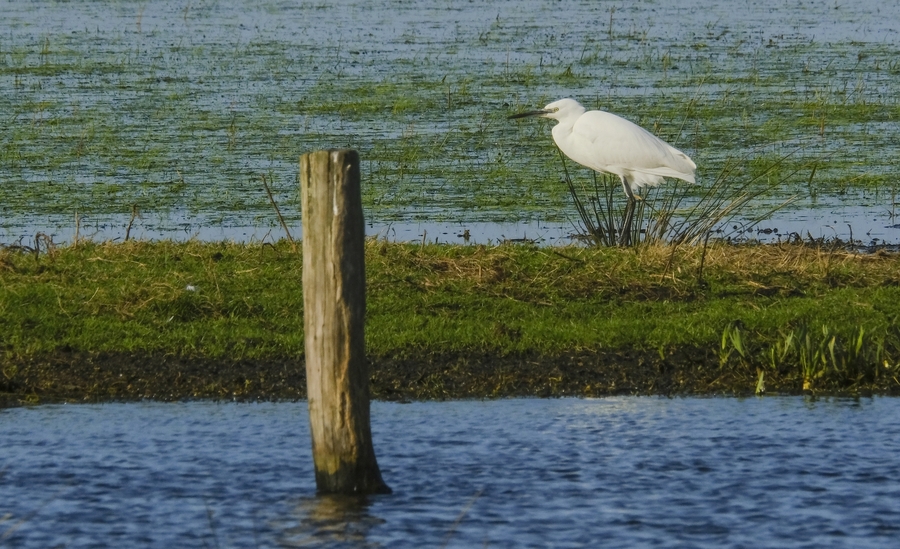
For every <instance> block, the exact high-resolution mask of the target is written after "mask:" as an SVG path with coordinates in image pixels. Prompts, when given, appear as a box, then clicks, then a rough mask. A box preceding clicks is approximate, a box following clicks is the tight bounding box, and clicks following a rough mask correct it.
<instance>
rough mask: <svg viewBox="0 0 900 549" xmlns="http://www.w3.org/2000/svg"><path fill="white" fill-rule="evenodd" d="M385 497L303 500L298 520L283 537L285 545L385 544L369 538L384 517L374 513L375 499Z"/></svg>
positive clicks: (298, 510) (350, 545) (324, 496)
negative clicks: (371, 510) (373, 504)
mask: <svg viewBox="0 0 900 549" xmlns="http://www.w3.org/2000/svg"><path fill="white" fill-rule="evenodd" d="M376 497H384V496H346V495H331V494H328V495H318V496H313V497H307V498H303V499H301V500H300V502H299V503H298V504H297V506H296V507H295V508H294V516H295V517H296V523H295V524H294V525H292V526H289V527H288V528H286V529H285V530H284V532H283V535H282V536H281V539H280V542H281V543H280V545H282V546H283V547H318V546H327V547H381V546H382V545H381V544H380V543H377V542H371V541H369V540H368V537H369V532H370V530H372V528H374V527H375V526H378V525H380V524H384V522H385V521H384V519H381V518H379V517H376V516H374V515H372V514H371V512H370V507H371V505H372V499H373V498H376Z"/></svg>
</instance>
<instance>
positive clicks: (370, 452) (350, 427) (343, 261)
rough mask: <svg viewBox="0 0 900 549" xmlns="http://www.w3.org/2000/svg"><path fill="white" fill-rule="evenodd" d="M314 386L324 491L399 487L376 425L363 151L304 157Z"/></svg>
mask: <svg viewBox="0 0 900 549" xmlns="http://www.w3.org/2000/svg"><path fill="white" fill-rule="evenodd" d="M300 197H301V203H302V208H301V210H302V216H303V327H304V331H305V338H306V385H307V395H308V396H307V398H308V399H309V400H308V401H309V422H310V430H311V434H312V449H313V461H314V462H315V468H316V487H317V488H318V491H319V493H331V494H372V493H389V492H390V491H391V490H390V488H388V487H387V485H386V484H385V483H384V481H383V480H382V479H381V472H380V471H379V470H378V463H377V461H376V460H375V450H374V448H373V446H372V432H371V427H370V424H369V372H368V370H369V369H368V365H367V363H366V356H365V339H364V338H365V335H364V324H365V318H364V317H365V313H366V273H365V259H364V243H365V241H364V238H365V234H364V223H363V215H362V201H361V199H360V188H359V154H358V153H357V152H356V151H353V150H328V151H316V152H312V153H308V154H304V155H303V156H302V157H300Z"/></svg>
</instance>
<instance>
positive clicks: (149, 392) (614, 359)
mask: <svg viewBox="0 0 900 549" xmlns="http://www.w3.org/2000/svg"><path fill="white" fill-rule="evenodd" d="M4 372H5V375H4V376H3V377H2V378H0V406H17V405H28V404H45V403H61V402H70V403H75V402H106V401H136V400H156V401H180V400H192V399H211V400H236V401H256V400H266V401H269V400H299V399H304V398H306V375H305V371H304V364H303V362H302V359H291V358H288V357H284V358H276V359H267V360H259V359H236V360H235V359H222V358H215V359H213V358H203V357H199V358H198V357H179V356H172V355H163V354H155V355H154V354H128V353H84V352H66V351H60V352H57V353H54V354H52V355H47V356H41V357H34V358H30V359H26V360H22V361H18V362H16V361H12V362H7V363H6V366H5V367H4ZM10 373H14V375H12V376H10V375H9V374H10ZM370 374H371V376H370V379H371V383H370V388H371V396H372V398H373V399H376V400H389V401H407V400H449V399H483V398H511V397H528V396H535V397H566V396H574V397H600V396H610V395H663V396H688V395H697V396H750V395H754V394H755V392H756V387H757V381H758V372H756V371H750V369H749V368H741V367H737V368H735V367H727V368H721V367H719V365H718V363H717V359H716V357H715V355H714V354H713V353H712V352H709V351H707V350H701V349H686V350H685V349H682V350H678V351H673V352H672V353H670V354H669V355H668V356H666V357H660V355H659V353H658V352H656V351H653V352H640V351H579V352H571V353H567V354H562V355H556V356H540V355H532V354H523V355H512V356H494V355H491V354H479V353H468V354H462V353H448V354H440V355H438V354H431V355H425V356H418V357H371V358H370ZM765 388H766V393H767V394H803V393H806V394H814V395H822V396H824V395H839V396H870V395H873V394H881V395H896V394H900V390H898V385H897V384H896V383H880V384H873V383H868V384H857V385H856V386H852V387H825V386H823V387H816V388H815V389H813V390H807V391H804V390H803V383H802V379H801V378H800V376H799V375H798V374H797V373H796V372H794V371H792V370H786V371H770V372H766V375H765Z"/></svg>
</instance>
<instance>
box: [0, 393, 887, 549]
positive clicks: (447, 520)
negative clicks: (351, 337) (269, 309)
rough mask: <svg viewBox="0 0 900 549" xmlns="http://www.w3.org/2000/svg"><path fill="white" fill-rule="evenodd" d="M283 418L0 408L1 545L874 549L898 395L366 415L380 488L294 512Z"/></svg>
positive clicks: (498, 405)
mask: <svg viewBox="0 0 900 549" xmlns="http://www.w3.org/2000/svg"><path fill="white" fill-rule="evenodd" d="M307 419H308V418H307V413H306V405H305V402H299V403H277V404H271V403H266V404H230V403H223V404H215V403H208V402H192V403H180V404H161V403H144V404H105V405H74V406H73V405H67V406H41V407H35V408H19V409H8V410H2V411H0V441H2V444H0V545H2V546H3V547H16V548H19V547H35V548H38V547H40V548H44V547H54V546H56V547H200V546H205V547H274V546H302V547H441V546H443V545H444V544H445V543H446V544H447V546H449V547H481V546H484V547H597V546H608V547H709V548H719V547H754V548H757V547H773V548H774V547H778V548H782V547H815V548H827V547H853V548H858V547H896V542H897V539H900V421H898V419H900V400H898V399H891V398H876V399H863V400H818V401H817V400H809V399H803V398H777V397H775V398H764V399H744V400H739V399H719V398H711V399H663V398H607V399H598V400H577V399H563V400H538V399H523V400H500V401H488V402H474V401H464V402H444V403H433V402H427V403H413V404H398V403H382V402H376V403H373V431H374V437H375V445H376V451H377V453H378V456H379V462H380V465H381V469H382V473H383V475H384V477H385V480H386V481H387V482H388V484H389V485H390V486H391V487H392V488H393V490H394V493H393V494H392V495H387V496H377V497H371V498H368V499H364V500H345V499H341V498H316V497H315V496H314V490H315V486H314V481H313V474H312V468H311V456H310V449H309V448H310V443H309V432H308V427H307Z"/></svg>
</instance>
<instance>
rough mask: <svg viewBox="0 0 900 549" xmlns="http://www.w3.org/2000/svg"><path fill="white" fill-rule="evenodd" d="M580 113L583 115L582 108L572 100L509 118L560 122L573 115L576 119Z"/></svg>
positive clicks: (561, 100)
mask: <svg viewBox="0 0 900 549" xmlns="http://www.w3.org/2000/svg"><path fill="white" fill-rule="evenodd" d="M582 113H584V107H582V106H581V104H580V103H579V102H578V101H575V100H574V99H560V100H559V101H554V102H553V103H550V104H548V105H547V106H546V107H544V108H543V109H540V110H537V111H527V112H522V113H519V114H514V115H512V116H510V117H509V118H526V117H529V116H540V117H542V118H552V119H554V120H562V119H564V118H568V117H570V116H573V115H574V116H575V117H576V118H577V117H579V116H581V114H582Z"/></svg>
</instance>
